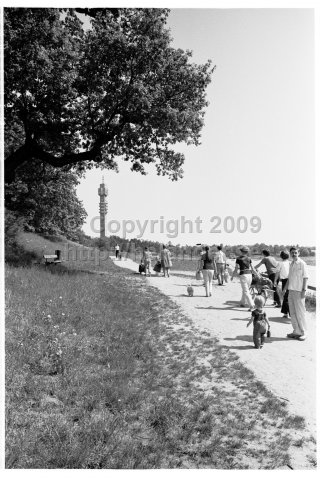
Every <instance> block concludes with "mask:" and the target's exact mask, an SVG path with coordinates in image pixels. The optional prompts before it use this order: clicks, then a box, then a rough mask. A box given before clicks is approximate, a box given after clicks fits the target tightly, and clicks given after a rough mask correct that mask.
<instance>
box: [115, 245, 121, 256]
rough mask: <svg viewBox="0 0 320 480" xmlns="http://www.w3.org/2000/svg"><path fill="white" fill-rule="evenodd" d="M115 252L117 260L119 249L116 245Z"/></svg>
mask: <svg viewBox="0 0 320 480" xmlns="http://www.w3.org/2000/svg"><path fill="white" fill-rule="evenodd" d="M115 250H116V258H118V256H119V252H120V247H119V245H118V244H117V245H116V247H115Z"/></svg>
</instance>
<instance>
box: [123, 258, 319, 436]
mask: <svg viewBox="0 0 320 480" xmlns="http://www.w3.org/2000/svg"><path fill="white" fill-rule="evenodd" d="M116 265H118V266H119V267H123V268H128V269H130V270H133V271H134V272H137V270H138V264H137V263H135V262H133V261H132V260H129V259H127V260H121V261H116ZM147 282H149V283H150V284H151V285H152V286H154V287H157V288H158V289H159V290H160V291H161V292H163V293H164V294H165V295H167V296H168V297H170V298H171V299H172V300H173V301H175V302H176V303H177V304H178V305H179V306H180V307H181V308H182V310H183V312H184V313H185V314H186V315H187V316H188V317H189V318H192V320H193V321H194V323H195V325H196V326H198V327H200V328H203V329H207V330H208V331H210V332H211V333H212V335H214V336H215V337H216V338H218V339H219V341H220V343H221V344H222V345H226V346H227V347H228V348H230V349H231V350H233V351H234V352H236V353H237V355H238V356H239V358H240V360H241V361H242V362H243V363H244V364H245V365H246V366H247V367H249V368H250V369H251V370H252V371H253V372H254V373H255V375H256V377H257V378H258V379H259V380H261V381H262V382H263V383H264V384H265V385H266V386H267V387H268V388H269V390H271V391H272V392H273V393H274V394H275V395H276V396H278V397H280V398H281V399H284V400H286V401H287V402H288V408H289V410H290V411H291V413H294V414H296V415H301V416H303V417H304V418H305V420H306V423H307V426H308V429H309V430H310V432H311V433H312V434H313V435H316V317H315V314H313V313H309V312H308V313H307V321H308V327H309V331H308V338H307V340H306V341H304V342H299V341H297V340H290V339H287V337H286V335H287V333H289V332H291V331H292V327H291V322H290V320H288V319H284V318H282V314H281V313H280V310H279V309H277V308H274V307H272V306H271V303H270V301H269V302H267V305H266V311H267V314H268V316H269V321H270V324H271V338H267V339H266V343H265V346H264V348H263V349H261V350H256V349H254V348H253V343H252V326H250V327H249V328H246V322H247V321H248V318H249V316H250V313H249V312H248V311H247V310H246V309H243V308H239V307H238V303H239V302H238V300H239V299H240V296H241V295H240V292H241V287H240V283H239V281H238V280H234V281H233V282H232V283H228V284H226V285H225V286H218V285H217V284H216V282H215V284H214V287H213V295H212V297H208V298H207V297H205V291H204V287H203V285H202V282H201V281H197V280H195V279H194V280H192V286H193V288H194V297H191V298H190V297H188V296H187V285H188V284H190V279H188V278H183V277H178V276H174V275H172V276H170V278H164V277H162V276H161V277H160V276H159V277H157V276H151V277H148V278H147Z"/></svg>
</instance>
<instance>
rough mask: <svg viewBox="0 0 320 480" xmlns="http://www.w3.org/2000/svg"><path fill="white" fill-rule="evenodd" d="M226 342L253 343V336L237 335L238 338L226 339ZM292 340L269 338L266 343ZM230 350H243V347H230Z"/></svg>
mask: <svg viewBox="0 0 320 480" xmlns="http://www.w3.org/2000/svg"><path fill="white" fill-rule="evenodd" d="M224 340H228V341H232V340H241V341H242V342H250V343H252V335H237V336H236V337H233V338H224ZM290 340H292V339H290V338H287V337H272V336H271V337H269V338H268V337H267V338H266V339H265V343H266V344H267V343H273V342H287V341H290ZM228 348H232V349H235V350H239V349H240V350H243V347H240V348H239V347H238V346H234V347H230V346H228Z"/></svg>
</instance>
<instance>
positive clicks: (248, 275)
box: [231, 245, 255, 311]
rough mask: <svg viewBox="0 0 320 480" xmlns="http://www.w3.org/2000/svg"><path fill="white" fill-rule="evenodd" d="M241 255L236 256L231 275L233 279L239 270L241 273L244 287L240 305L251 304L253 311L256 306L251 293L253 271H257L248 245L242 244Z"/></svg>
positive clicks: (241, 282)
mask: <svg viewBox="0 0 320 480" xmlns="http://www.w3.org/2000/svg"><path fill="white" fill-rule="evenodd" d="M240 252H241V255H239V256H238V257H237V258H236V264H235V268H234V271H233V273H232V276H231V281H232V280H233V277H234V275H236V274H237V273H238V271H239V273H240V284H241V288H242V297H241V300H240V307H246V306H249V310H250V311H252V310H253V308H254V303H253V300H252V297H251V295H250V290H249V288H250V285H251V282H252V271H255V270H254V268H253V266H252V260H251V258H250V257H249V256H248V253H249V248H248V247H247V246H245V245H244V246H242V247H241V248H240Z"/></svg>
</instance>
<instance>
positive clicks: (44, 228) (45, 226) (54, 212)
mask: <svg viewBox="0 0 320 480" xmlns="http://www.w3.org/2000/svg"><path fill="white" fill-rule="evenodd" d="M78 183H79V175H78V174H76V173H74V172H68V171H65V168H61V169H56V168H54V167H52V166H51V165H46V164H43V163H42V162H40V161H39V160H33V161H30V162H28V163H25V164H23V165H22V166H20V167H19V168H18V169H17V172H16V175H15V180H14V181H13V182H11V184H10V185H7V188H6V190H5V205H6V208H7V209H8V210H7V213H8V215H17V218H19V219H20V224H21V226H22V227H24V228H25V229H27V230H29V231H33V232H37V233H40V234H49V235H57V234H58V235H60V234H62V235H65V236H66V237H67V238H70V239H73V238H74V237H75V236H76V234H77V232H78V231H79V230H80V228H81V227H82V225H83V222H84V220H85V218H86V216H87V213H86V211H85V209H84V208H83V205H82V202H81V201H80V200H78V198H77V195H76V186H77V185H78ZM14 221H16V220H14ZM9 223H10V222H9Z"/></svg>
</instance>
